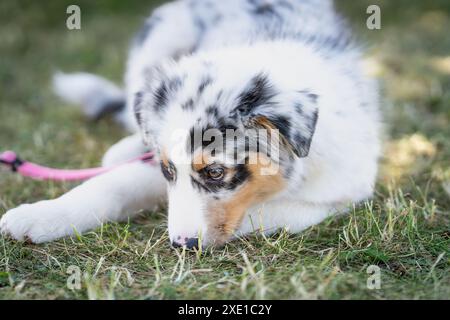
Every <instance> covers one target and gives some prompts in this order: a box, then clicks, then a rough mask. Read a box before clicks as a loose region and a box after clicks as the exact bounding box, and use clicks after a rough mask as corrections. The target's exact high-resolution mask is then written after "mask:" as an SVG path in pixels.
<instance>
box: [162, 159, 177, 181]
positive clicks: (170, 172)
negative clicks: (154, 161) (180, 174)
mask: <svg viewBox="0 0 450 320" xmlns="http://www.w3.org/2000/svg"><path fill="white" fill-rule="evenodd" d="M161 171H162V173H163V175H164V177H165V178H166V179H167V180H168V181H172V180H174V178H175V168H174V167H173V165H172V164H171V163H169V165H168V166H166V165H165V164H164V162H162V161H161Z"/></svg>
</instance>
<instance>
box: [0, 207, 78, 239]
mask: <svg viewBox="0 0 450 320" xmlns="http://www.w3.org/2000/svg"><path fill="white" fill-rule="evenodd" d="M71 231H72V230H71V227H70V225H68V223H67V221H65V219H64V218H63V211H61V208H60V206H58V205H57V204H55V203H53V201H41V202H37V203H34V204H23V205H21V206H19V207H17V208H15V209H11V210H9V211H7V212H6V213H5V214H4V215H3V216H2V217H1V219H0V232H1V234H3V235H5V236H9V237H11V238H13V239H16V240H19V241H26V242H32V243H43V242H48V241H51V240H54V239H56V238H59V237H62V236H65V235H68V234H69V233H71Z"/></svg>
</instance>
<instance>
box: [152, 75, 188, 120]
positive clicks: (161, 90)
mask: <svg viewBox="0 0 450 320" xmlns="http://www.w3.org/2000/svg"><path fill="white" fill-rule="evenodd" d="M182 84H183V81H182V80H181V79H180V78H178V77H176V78H173V79H171V80H169V81H163V82H162V83H161V85H160V86H159V87H158V88H157V89H156V91H155V92H154V93H153V96H154V99H155V102H154V105H153V108H154V110H155V111H156V112H159V111H161V110H163V109H164V107H166V106H167V104H168V102H169V94H171V93H172V94H173V93H175V92H176V91H177V90H178V89H179V88H180V87H181V86H182Z"/></svg>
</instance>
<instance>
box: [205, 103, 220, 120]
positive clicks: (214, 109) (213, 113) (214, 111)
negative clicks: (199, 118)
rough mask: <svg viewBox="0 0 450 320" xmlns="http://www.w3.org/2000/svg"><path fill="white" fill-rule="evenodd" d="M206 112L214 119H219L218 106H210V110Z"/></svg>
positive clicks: (207, 109)
mask: <svg viewBox="0 0 450 320" xmlns="http://www.w3.org/2000/svg"><path fill="white" fill-rule="evenodd" d="M205 112H206V114H207V115H209V116H212V117H214V118H218V117H219V108H217V106H216V105H212V106H209V107H208V108H206V110H205Z"/></svg>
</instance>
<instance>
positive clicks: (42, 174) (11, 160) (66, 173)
mask: <svg viewBox="0 0 450 320" xmlns="http://www.w3.org/2000/svg"><path fill="white" fill-rule="evenodd" d="M136 161H142V162H145V163H150V164H155V161H154V154H153V152H148V153H145V154H143V155H142V156H140V157H137V158H135V159H131V160H129V161H127V162H125V163H122V164H119V165H116V166H111V167H98V168H89V169H79V170H66V169H54V168H48V167H44V166H40V165H38V164H35V163H32V162H29V161H24V160H22V159H20V158H19V157H18V156H17V154H16V153H15V152H13V151H6V152H3V153H1V154H0V163H1V164H4V165H6V166H7V167H9V168H10V169H11V171H13V172H17V173H19V174H20V175H21V176H24V177H29V178H32V179H36V180H52V181H83V180H87V179H90V178H92V177H95V176H98V175H100V174H103V173H106V172H108V171H111V170H113V169H115V168H117V167H120V166H122V165H124V164H128V163H132V162H136Z"/></svg>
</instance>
